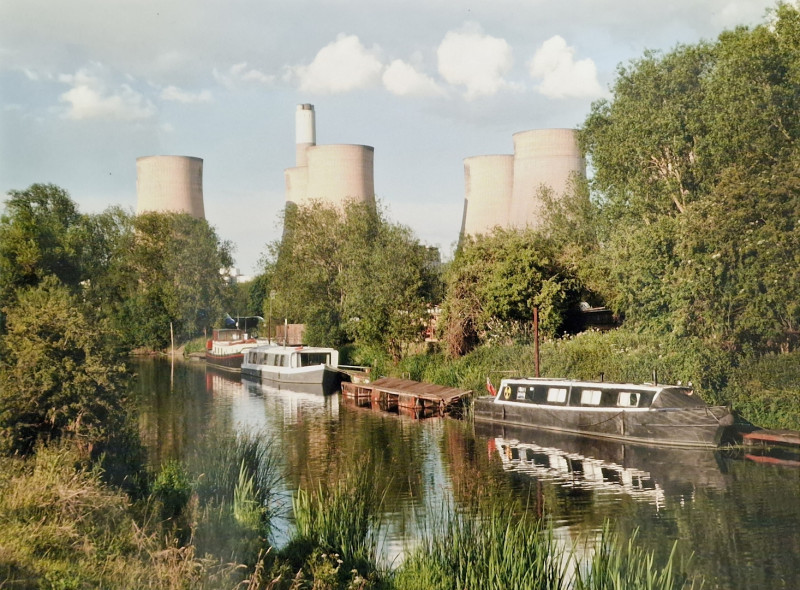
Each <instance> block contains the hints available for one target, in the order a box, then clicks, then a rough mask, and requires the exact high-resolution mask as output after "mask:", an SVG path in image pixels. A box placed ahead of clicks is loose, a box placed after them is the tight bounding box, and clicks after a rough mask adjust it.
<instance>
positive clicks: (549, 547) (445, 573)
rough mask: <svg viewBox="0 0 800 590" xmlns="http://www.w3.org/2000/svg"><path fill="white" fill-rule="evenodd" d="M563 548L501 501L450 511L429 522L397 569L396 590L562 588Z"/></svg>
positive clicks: (536, 522)
mask: <svg viewBox="0 0 800 590" xmlns="http://www.w3.org/2000/svg"><path fill="white" fill-rule="evenodd" d="M565 571H566V570H565V567H564V559H563V556H562V552H561V551H560V550H559V549H558V547H557V546H556V544H555V542H554V540H553V536H552V533H551V531H550V530H549V529H547V528H545V527H543V526H542V525H541V521H539V520H538V519H534V518H520V515H519V514H515V513H514V512H513V511H512V510H510V509H508V508H505V507H502V506H500V505H499V504H496V505H493V506H490V507H488V508H481V509H478V510H469V511H467V512H463V513H455V512H452V511H450V512H449V513H448V516H444V517H442V518H441V519H437V521H436V522H434V523H432V524H431V525H430V527H429V529H428V531H427V534H426V535H425V538H424V540H423V541H422V542H421V543H420V545H419V546H417V547H416V548H415V549H413V550H412V551H411V552H410V554H409V555H408V556H407V557H406V559H405V561H404V562H403V564H402V565H401V566H400V567H399V568H398V570H397V571H396V572H395V576H394V586H395V587H396V588H398V589H399V590H412V589H423V588H424V589H430V590H457V589H461V588H482V589H483V588H485V589H488V590H494V589H496V590H501V589H506V588H517V589H524V588H535V589H537V590H538V589H541V590H548V589H557V588H564V587H566V586H565V585H564V580H565V575H566V574H565Z"/></svg>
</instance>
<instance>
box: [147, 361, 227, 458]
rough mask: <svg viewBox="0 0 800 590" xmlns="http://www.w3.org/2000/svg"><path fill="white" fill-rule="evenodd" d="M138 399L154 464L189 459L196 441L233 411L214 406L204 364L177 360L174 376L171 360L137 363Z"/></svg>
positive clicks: (224, 420) (150, 456)
mask: <svg viewBox="0 0 800 590" xmlns="http://www.w3.org/2000/svg"><path fill="white" fill-rule="evenodd" d="M134 369H135V371H136V374H137V378H136V380H135V382H134V384H133V394H134V399H135V400H137V402H138V406H139V410H138V412H139V432H140V435H141V437H142V441H143V442H144V444H145V445H146V447H147V449H148V458H149V461H150V464H151V465H152V466H156V467H157V466H159V465H161V464H162V463H163V462H165V461H167V460H169V459H179V460H180V459H185V458H186V457H187V455H188V454H189V453H190V452H192V449H193V448H194V443H195V442H197V441H198V440H199V439H200V438H201V437H202V436H204V435H205V434H206V433H207V432H208V431H209V430H210V429H214V428H218V427H219V426H220V424H221V423H224V422H226V421H227V423H228V428H230V417H229V416H228V415H227V414H229V412H227V413H226V412H223V411H220V410H221V408H218V409H216V410H215V409H214V407H213V406H212V403H211V397H212V391H211V390H210V388H207V386H206V373H205V371H204V367H203V366H202V365H193V364H187V363H176V364H175V368H174V375H172V376H171V367H170V363H169V362H168V361H164V360H161V359H143V360H139V361H136V362H135V365H134Z"/></svg>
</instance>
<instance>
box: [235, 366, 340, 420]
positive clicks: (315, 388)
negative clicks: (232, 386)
mask: <svg viewBox="0 0 800 590" xmlns="http://www.w3.org/2000/svg"><path fill="white" fill-rule="evenodd" d="M242 392H243V393H245V394H247V395H246V397H247V400H246V401H244V400H242V401H241V402H240V403H241V404H242V406H243V410H244V408H245V407H246V408H250V407H251V406H254V407H255V408H256V409H257V410H256V412H255V413H256V414H259V415H261V416H263V415H264V410H263V408H264V407H265V404H271V406H270V407H274V408H281V411H280V412H279V415H280V416H282V421H283V422H284V423H293V424H294V423H297V422H300V421H302V420H303V419H304V418H308V417H310V416H312V415H313V416H316V417H319V418H322V417H327V418H330V417H333V416H336V415H338V413H339V396H338V395H322V386H321V385H302V384H295V385H291V386H290V385H286V384H282V383H274V382H270V381H261V380H258V381H254V380H252V379H249V378H248V377H247V376H246V375H245V376H243V377H242ZM234 410H236V408H234ZM245 411H249V410H245ZM245 411H243V412H242V414H244V413H245ZM251 413H252V412H251ZM267 414H270V412H267ZM272 414H274V412H273V413H272ZM247 419H249V420H251V421H252V417H251V418H246V417H245V416H244V415H242V416H241V417H239V421H240V422H244V421H245V420H247Z"/></svg>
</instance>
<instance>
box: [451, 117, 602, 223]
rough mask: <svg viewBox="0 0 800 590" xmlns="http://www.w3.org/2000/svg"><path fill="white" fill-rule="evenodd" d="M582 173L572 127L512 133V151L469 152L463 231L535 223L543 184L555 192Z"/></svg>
mask: <svg viewBox="0 0 800 590" xmlns="http://www.w3.org/2000/svg"><path fill="white" fill-rule="evenodd" d="M575 174H577V175H579V176H583V175H585V174H586V164H585V162H584V160H583V157H582V156H581V152H580V149H579V147H578V137H577V132H576V131H575V130H574V129H534V130H532V131H522V132H520V133H515V134H514V155H513V156H474V157H471V158H466V159H465V160H464V184H465V200H464V216H463V220H462V224H461V227H462V234H464V235H477V234H481V233H489V232H490V231H491V229H492V228H493V227H494V226H496V225H499V226H501V227H504V228H515V229H525V228H539V227H541V224H542V214H543V209H544V203H543V202H542V200H541V198H540V197H539V193H540V191H541V189H542V187H543V186H544V187H548V188H550V189H551V190H552V191H553V193H554V195H555V196H556V197H560V196H561V195H563V194H564V192H565V191H567V190H568V189H569V188H570V180H571V178H572V176H573V175H575Z"/></svg>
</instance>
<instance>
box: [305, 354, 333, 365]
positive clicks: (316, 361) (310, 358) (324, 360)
mask: <svg viewBox="0 0 800 590" xmlns="http://www.w3.org/2000/svg"><path fill="white" fill-rule="evenodd" d="M330 362H331V355H330V353H327V352H301V353H300V366H301V367H311V366H313V365H328V364H330Z"/></svg>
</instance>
